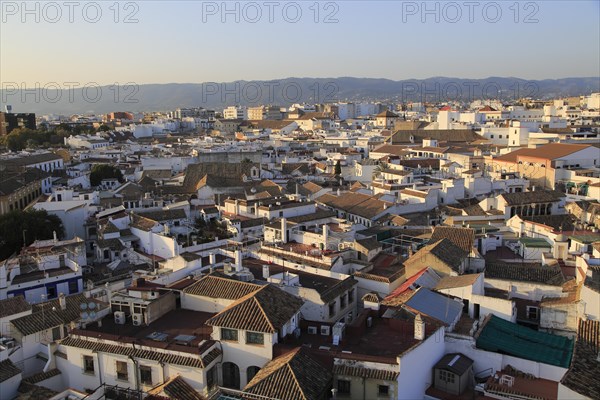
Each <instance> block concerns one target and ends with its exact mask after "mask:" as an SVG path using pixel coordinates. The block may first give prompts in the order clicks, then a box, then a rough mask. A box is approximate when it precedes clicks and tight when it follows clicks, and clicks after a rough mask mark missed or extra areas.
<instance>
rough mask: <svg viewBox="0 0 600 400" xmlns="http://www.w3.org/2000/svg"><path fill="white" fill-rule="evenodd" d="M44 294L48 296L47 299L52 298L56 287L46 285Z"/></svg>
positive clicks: (54, 295)
mask: <svg viewBox="0 0 600 400" xmlns="http://www.w3.org/2000/svg"><path fill="white" fill-rule="evenodd" d="M46 294H47V296H48V299H53V298H55V297H56V287H54V286H48V287H47V288H46Z"/></svg>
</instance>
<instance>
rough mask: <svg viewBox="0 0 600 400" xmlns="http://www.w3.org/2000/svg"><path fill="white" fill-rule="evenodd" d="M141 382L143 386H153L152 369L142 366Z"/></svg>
mask: <svg viewBox="0 0 600 400" xmlns="http://www.w3.org/2000/svg"><path fill="white" fill-rule="evenodd" d="M140 381H141V382H142V385H152V367H148V366H145V365H141V366H140Z"/></svg>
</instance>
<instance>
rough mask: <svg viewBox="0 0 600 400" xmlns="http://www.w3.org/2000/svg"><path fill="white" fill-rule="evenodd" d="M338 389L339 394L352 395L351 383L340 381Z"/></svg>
mask: <svg viewBox="0 0 600 400" xmlns="http://www.w3.org/2000/svg"><path fill="white" fill-rule="evenodd" d="M337 389H338V393H339V394H350V381H344V380H341V379H340V380H338V384H337Z"/></svg>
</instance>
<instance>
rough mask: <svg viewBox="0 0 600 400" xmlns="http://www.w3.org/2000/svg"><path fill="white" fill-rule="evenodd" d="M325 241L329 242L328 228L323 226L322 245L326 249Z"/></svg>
mask: <svg viewBox="0 0 600 400" xmlns="http://www.w3.org/2000/svg"><path fill="white" fill-rule="evenodd" d="M327 240H329V227H328V226H327V224H323V245H324V246H325V248H327Z"/></svg>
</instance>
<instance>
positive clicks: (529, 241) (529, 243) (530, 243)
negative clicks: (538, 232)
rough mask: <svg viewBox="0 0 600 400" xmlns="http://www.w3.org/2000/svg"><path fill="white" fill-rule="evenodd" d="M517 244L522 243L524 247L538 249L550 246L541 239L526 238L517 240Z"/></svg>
mask: <svg viewBox="0 0 600 400" xmlns="http://www.w3.org/2000/svg"><path fill="white" fill-rule="evenodd" d="M519 242H520V243H522V244H523V245H524V246H525V247H540V248H550V247H552V245H551V244H550V243H548V242H547V241H546V239H541V238H528V237H524V238H521V239H519Z"/></svg>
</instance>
